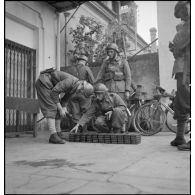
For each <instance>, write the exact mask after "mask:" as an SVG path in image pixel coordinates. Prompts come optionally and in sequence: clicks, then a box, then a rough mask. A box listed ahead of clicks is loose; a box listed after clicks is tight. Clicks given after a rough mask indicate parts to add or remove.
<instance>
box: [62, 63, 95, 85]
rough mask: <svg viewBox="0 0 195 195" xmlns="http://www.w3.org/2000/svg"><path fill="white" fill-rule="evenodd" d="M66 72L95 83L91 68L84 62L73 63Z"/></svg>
mask: <svg viewBox="0 0 195 195" xmlns="http://www.w3.org/2000/svg"><path fill="white" fill-rule="evenodd" d="M64 71H65V72H68V73H69V74H71V75H73V76H75V77H77V78H78V79H79V80H86V81H87V82H88V83H91V84H92V85H93V83H94V81H95V78H94V76H93V73H92V71H91V69H90V68H89V67H88V66H85V65H83V64H78V65H71V66H68V67H66V68H65V69H64Z"/></svg>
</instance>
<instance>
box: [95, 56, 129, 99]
mask: <svg viewBox="0 0 195 195" xmlns="http://www.w3.org/2000/svg"><path fill="white" fill-rule="evenodd" d="M96 82H102V83H104V84H105V85H106V87H107V88H108V90H109V92H115V93H117V94H118V95H120V96H121V98H122V99H123V100H124V99H125V98H124V93H125V91H129V92H131V90H132V89H131V72H130V68H129V65H128V62H127V61H126V60H125V59H121V58H120V57H119V56H116V57H115V58H114V59H112V60H111V59H105V60H104V62H103V64H102V66H101V69H100V71H99V73H98V75H97V79H96Z"/></svg>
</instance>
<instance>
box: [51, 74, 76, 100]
mask: <svg viewBox="0 0 195 195" xmlns="http://www.w3.org/2000/svg"><path fill="white" fill-rule="evenodd" d="M52 76H53V77H52V78H53V80H54V79H55V81H53V82H56V84H55V85H54V87H53V88H52V90H51V94H50V96H51V98H52V100H53V101H54V103H59V102H60V99H59V95H60V94H61V93H64V94H65V95H64V97H63V101H66V100H67V99H68V98H69V96H71V95H72V94H73V93H74V92H75V91H76V89H77V86H78V85H79V83H78V81H79V79H78V78H76V77H74V76H72V75H70V74H68V73H65V72H62V71H55V72H54V74H53V75H52ZM57 79H58V80H57Z"/></svg>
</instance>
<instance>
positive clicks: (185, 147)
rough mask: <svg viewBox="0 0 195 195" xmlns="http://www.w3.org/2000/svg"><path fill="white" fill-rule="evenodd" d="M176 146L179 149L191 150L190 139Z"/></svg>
mask: <svg viewBox="0 0 195 195" xmlns="http://www.w3.org/2000/svg"><path fill="white" fill-rule="evenodd" d="M177 148H178V149H179V150H187V151H188V150H191V140H190V141H189V142H187V143H186V144H182V145H179V146H177Z"/></svg>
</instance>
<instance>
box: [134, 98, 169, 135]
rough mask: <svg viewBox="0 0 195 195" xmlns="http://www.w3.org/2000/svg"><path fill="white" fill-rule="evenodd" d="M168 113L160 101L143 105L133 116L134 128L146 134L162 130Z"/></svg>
mask: <svg viewBox="0 0 195 195" xmlns="http://www.w3.org/2000/svg"><path fill="white" fill-rule="evenodd" d="M165 122H166V115H165V112H164V111H163V109H162V108H161V106H160V103H159V102H158V101H152V102H149V103H146V104H144V105H142V106H141V107H140V108H139V109H138V110H137V112H136V113H135V116H134V118H133V126H134V129H135V130H136V131H138V132H140V133H141V134H142V135H144V136H151V135H154V134H156V133H158V132H160V131H161V130H162V128H163V127H164V125H165Z"/></svg>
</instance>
